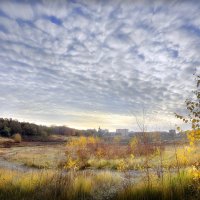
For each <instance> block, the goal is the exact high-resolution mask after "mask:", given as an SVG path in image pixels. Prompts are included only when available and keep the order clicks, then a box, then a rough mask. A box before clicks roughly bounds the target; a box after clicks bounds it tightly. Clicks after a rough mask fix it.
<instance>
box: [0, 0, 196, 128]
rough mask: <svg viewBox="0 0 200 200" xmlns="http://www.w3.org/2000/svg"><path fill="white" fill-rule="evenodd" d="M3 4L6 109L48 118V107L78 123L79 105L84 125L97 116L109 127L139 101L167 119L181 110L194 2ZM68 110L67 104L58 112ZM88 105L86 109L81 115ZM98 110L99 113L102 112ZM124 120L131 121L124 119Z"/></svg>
mask: <svg viewBox="0 0 200 200" xmlns="http://www.w3.org/2000/svg"><path fill="white" fill-rule="evenodd" d="M0 5H1V6H0V10H1V11H2V12H3V13H5V14H6V15H7V16H8V17H7V16H4V15H3V14H1V12H0V44H1V49H0V59H1V63H0V72H1V73H0V79H1V83H0V92H1V94H2V95H3V96H4V97H5V98H0V103H1V105H3V110H2V112H3V113H4V114H6V113H7V114H9V113H10V114H11V113H13V115H15V116H19V117H20V118H23V117H25V116H26V117H27V118H30V116H32V115H34V117H33V118H34V119H36V118H40V117H41V119H42V120H43V121H45V122H47V121H48V120H50V121H53V115H55V122H57V121H56V119H58V118H59V119H60V118H61V117H57V118H56V116H59V115H60V116H63V119H66V120H67V121H68V123H69V125H70V123H71V124H72V125H74V126H75V121H76V120H77V123H80V124H81V121H80V119H81V117H80V116H78V115H79V114H78V113H81V116H82V115H83V117H84V116H85V119H87V120H85V121H84V122H83V126H84V127H86V126H89V123H90V122H87V121H91V124H92V123H93V124H97V123H100V122H101V120H102V123H103V124H105V125H106V126H109V123H111V124H112V125H110V127H111V126H112V128H114V127H118V126H120V125H117V124H118V123H120V120H117V117H116V116H120V115H122V116H126V115H128V113H130V112H135V113H137V112H138V111H140V110H141V108H142V107H143V106H144V107H145V109H146V110H147V112H149V113H150V114H151V116H153V115H154V114H155V113H157V114H156V115H158V118H159V116H160V121H159V119H158V122H160V123H161V124H162V125H161V126H163V127H164V123H165V122H164V120H166V121H167V118H169V116H172V115H173V112H174V111H176V110H180V111H181V110H183V103H184V100H185V98H187V97H188V96H189V95H190V94H191V90H192V89H193V87H192V85H193V81H192V79H193V76H192V74H193V72H194V66H197V65H198V63H200V58H199V53H198V52H199V37H200V35H199V32H198V24H199V20H198V19H199V17H198V15H197V13H198V12H199V8H198V6H196V4H194V3H193V2H191V3H180V2H177V3H175V2H173V3H166V2H164V1H163V2H162V1H155V2H154V4H152V5H150V4H147V2H146V1H143V2H141V1H137V2H136V1H124V2H122V1H120V0H119V1H118V2H117V1H109V2H104V3H102V2H99V1H98V2H97V1H96V2H95V1H79V2H77V1H74V2H70V1H67V2H64V1H52V2H51V1H43V2H42V3H39V2H35V3H33V4H31V3H29V4H27V3H16V2H12V1H5V2H1V3H0ZM14 7H15V8H17V9H14ZM13 9H14V11H13V12H11V11H12V10H13ZM52 17H53V18H52ZM19 19H20V20H19ZM27 20H28V21H27ZM190 26H191V27H192V28H193V29H194V30H193V31H191V30H190V28H189V27H190ZM5 99H7V100H6V101H5ZM10 105H12V106H10ZM49 110H50V111H49ZM65 110H66V111H68V110H69V112H67V114H63V111H65ZM74 110H76V113H75V114H74V115H75V116H76V117H73V119H72V118H70V112H73V111H74ZM85 112H89V113H90V114H88V115H87V117H86V114H84V113H85ZM93 112H94V113H95V114H94V113H93ZM23 113H24V114H23ZM96 113H101V114H98V115H99V118H98V115H97V114H96ZM102 113H105V115H107V114H106V113H110V114H109V115H110V116H111V117H110V119H109V120H106V121H104V120H103V119H102V118H101V117H102V115H103V114H102ZM50 115H51V117H50ZM67 115H69V117H67ZM94 115H95V116H97V117H96V118H98V120H97V119H96V120H97V121H98V122H95V118H94ZM164 115H166V116H167V117H166V118H165V117H164ZM100 116H101V117H100ZM114 116H115V117H114ZM112 118H113V119H115V120H116V122H111V121H112V120H111V119H112ZM122 118H123V117H122ZM106 119H108V118H107V117H106ZM161 119H162V120H161ZM110 120H111V121H110ZM116 123H117V124H116ZM123 123H124V124H126V123H127V126H129V127H131V126H132V125H131V124H130V121H129V120H127V121H126V120H125V121H123ZM131 123H132V122H131ZM151 123H152V122H151ZM86 124H87V125H86ZM77 126H78V125H77ZM79 126H80V125H79ZM124 126H125V125H124Z"/></svg>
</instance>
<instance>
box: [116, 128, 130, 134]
mask: <svg viewBox="0 0 200 200" xmlns="http://www.w3.org/2000/svg"><path fill="white" fill-rule="evenodd" d="M116 134H120V135H123V136H127V135H128V129H125V128H124V129H116Z"/></svg>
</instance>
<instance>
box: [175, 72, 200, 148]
mask: <svg viewBox="0 0 200 200" xmlns="http://www.w3.org/2000/svg"><path fill="white" fill-rule="evenodd" d="M196 87H197V89H196V90H195V91H193V93H194V95H195V97H194V98H193V99H187V100H186V101H185V103H186V108H187V111H188V114H187V116H182V115H179V114H177V113H175V116H176V117H177V118H179V119H181V120H183V122H184V123H186V124H188V123H190V124H191V129H192V130H190V131H187V136H188V139H189V141H190V144H191V145H193V144H194V142H195V141H197V140H200V75H196ZM178 130H179V131H180V130H181V129H180V127H178Z"/></svg>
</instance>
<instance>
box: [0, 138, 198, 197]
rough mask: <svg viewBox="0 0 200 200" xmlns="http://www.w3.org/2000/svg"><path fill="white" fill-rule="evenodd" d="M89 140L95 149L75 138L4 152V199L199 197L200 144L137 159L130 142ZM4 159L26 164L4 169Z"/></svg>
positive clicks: (0, 176)
mask: <svg viewBox="0 0 200 200" xmlns="http://www.w3.org/2000/svg"><path fill="white" fill-rule="evenodd" d="M89 140H90V144H95V145H90V146H89V147H88V146H87V145H85V144H86V143H85V142H86V141H87V139H85V138H81V139H80V138H71V140H70V141H71V142H70V141H69V143H66V142H65V143H63V142H61V143H55V142H54V143H51V142H39V143H38V142H22V143H21V144H20V145H13V146H11V147H10V148H0V154H1V159H0V199H2V200H4V199H5V200H7V199H11V200H12V199H13V200H19V199H20V200H21V199H24V200H26V199H27V200H28V199H30V200H39V199H44V198H45V199H47V200H48V199H49V200H51V199H55V200H56V199H58V200H64V199H65V200H68V199H72V200H73V199H74V200H79V199H83V200H89V199H94V200H95V199H97V200H98V199H99V200H101V199H102V200H103V199H108V200H121V199H122V200H123V199H124V200H132V199H136V200H137V199H141V200H143V199H163V200H165V199H166V200H167V199H174V200H175V199H176V200H179V199H181V200H182V199H191V200H192V199H199V195H200V170H199V168H200V145H196V147H195V148H194V147H192V148H191V147H189V146H188V145H175V146H174V145H165V146H164V148H162V151H157V150H156V151H153V152H152V153H150V154H144V155H138V154H135V155H133V152H129V151H127V146H126V145H125V146H124V144H123V145H121V144H120V143H117V144H111V145H110V144H107V143H103V146H102V143H98V145H97V146H96V143H95V140H94V138H89ZM0 141H1V140H0ZM2 141H3V142H5V138H4V139H2ZM127 145H128V144H127ZM94 147H95V149H94ZM96 147H98V148H96ZM102 147H103V148H104V150H105V151H104V152H103V151H100V150H102ZM88 148H89V149H88ZM91 148H92V149H91ZM108 149H110V150H109V151H108ZM116 149H118V150H116ZM91 150H92V152H91ZM93 150H94V151H93ZM114 150H116V151H114ZM94 152H96V153H94ZM99 152H100V153H99ZM105 152H106V154H105ZM76 154H78V155H76ZM69 156H75V157H70V158H77V156H78V159H79V161H80V163H78V164H82V163H84V166H85V167H84V170H83V168H80V169H82V170H77V169H78V168H75V166H76V165H74V163H75V162H74V160H70V162H71V163H69V159H67V158H69ZM4 161H6V162H9V163H10V165H11V166H12V165H13V166H14V164H17V163H19V164H20V166H19V167H18V165H17V167H15V170H13V169H12V170H9V169H8V168H7V169H6V168H5V167H4V168H3V167H2V166H1V162H4ZM69 164H70V166H71V167H70V168H69V167H68V168H66V165H67V166H69ZM76 164H77V163H76ZM23 166H26V170H24V171H23V170H20V169H23ZM34 169H35V170H34Z"/></svg>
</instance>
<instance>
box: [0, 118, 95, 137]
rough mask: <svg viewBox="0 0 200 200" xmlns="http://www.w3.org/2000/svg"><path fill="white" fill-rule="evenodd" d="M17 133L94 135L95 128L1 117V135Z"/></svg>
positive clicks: (27, 134)
mask: <svg viewBox="0 0 200 200" xmlns="http://www.w3.org/2000/svg"><path fill="white" fill-rule="evenodd" d="M16 133H19V134H21V135H22V136H44V137H45V136H48V135H51V134H57V135H66V136H81V135H84V136H92V135H95V134H97V131H96V130H95V129H90V130H77V129H73V128H69V127H67V126H44V125H37V124H35V123H29V122H19V121H18V120H15V119H12V118H9V119H8V118H0V136H4V137H10V136H12V135H14V134H16Z"/></svg>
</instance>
